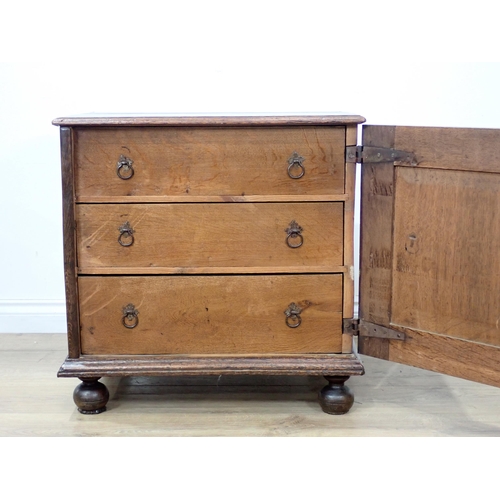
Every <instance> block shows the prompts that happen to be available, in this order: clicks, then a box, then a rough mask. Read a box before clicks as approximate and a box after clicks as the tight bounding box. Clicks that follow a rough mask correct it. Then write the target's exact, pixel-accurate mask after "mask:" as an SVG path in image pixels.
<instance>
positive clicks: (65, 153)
mask: <svg viewBox="0 0 500 500" xmlns="http://www.w3.org/2000/svg"><path fill="white" fill-rule="evenodd" d="M60 132H61V133H60V140H61V173H62V195H63V207H62V212H63V244H64V283H65V291H66V324H67V329H68V353H69V357H70V358H78V356H79V355H80V321H79V317H78V287H77V281H76V273H77V270H76V265H77V256H76V223H75V191H74V170H73V137H72V131H71V129H70V128H67V127H62V128H61V131H60Z"/></svg>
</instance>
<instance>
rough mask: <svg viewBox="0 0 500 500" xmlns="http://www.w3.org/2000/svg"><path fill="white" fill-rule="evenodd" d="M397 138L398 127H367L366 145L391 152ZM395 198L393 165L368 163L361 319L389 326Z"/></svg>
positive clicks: (364, 176) (365, 167) (363, 185)
mask: <svg viewBox="0 0 500 500" xmlns="http://www.w3.org/2000/svg"><path fill="white" fill-rule="evenodd" d="M394 134H395V128H394V127H365V128H363V144H364V145H365V146H378V147H388V148H391V147H394ZM393 195H394V166H393V164H392V163H379V164H369V163H365V164H364V165H363V166H362V170H361V235H360V289H359V293H360V304H359V307H360V319H364V320H366V321H368V322H370V323H376V324H380V325H386V326H389V323H390V304H391V294H392V289H391V286H392V220H393ZM366 354H369V353H368V352H367V353H366Z"/></svg>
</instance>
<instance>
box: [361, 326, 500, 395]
mask: <svg viewBox="0 0 500 500" xmlns="http://www.w3.org/2000/svg"><path fill="white" fill-rule="evenodd" d="M391 328H393V329H395V330H398V331H401V332H404V333H405V334H406V339H407V340H406V341H404V342H403V341H399V340H386V341H385V342H386V345H387V346H388V348H387V350H386V353H385V354H386V356H385V359H387V360H389V361H395V362H397V363H404V364H408V365H411V366H416V367H419V368H425V369H426V370H432V371H436V372H439V373H446V374H447V375H452V376H454V377H461V378H464V379H467V380H473V381H475V382H481V383H483V384H489V385H494V386H497V387H500V370H499V369H498V367H499V366H500V348H499V347H497V346H491V345H486V344H482V343H479V342H471V341H466V340H462V339H458V338H454V337H452V336H448V335H438V334H435V333H429V332H422V331H417V330H413V329H411V328H405V327H400V326H398V325H392V327H391ZM370 340H376V339H370ZM377 340H379V339H377Z"/></svg>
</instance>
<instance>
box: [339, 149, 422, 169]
mask: <svg viewBox="0 0 500 500" xmlns="http://www.w3.org/2000/svg"><path fill="white" fill-rule="evenodd" d="M345 161H346V162H347V163H394V164H395V165H398V166H408V167H414V166H416V165H418V162H417V157H416V156H415V154H414V153H409V152H408V151H400V150H399V149H392V148H376V147H374V146H347V147H346V153H345Z"/></svg>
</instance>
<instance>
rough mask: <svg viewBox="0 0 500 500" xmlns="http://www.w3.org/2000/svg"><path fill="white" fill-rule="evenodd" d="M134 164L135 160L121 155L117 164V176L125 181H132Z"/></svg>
mask: <svg viewBox="0 0 500 500" xmlns="http://www.w3.org/2000/svg"><path fill="white" fill-rule="evenodd" d="M133 164H134V162H133V160H131V159H130V158H127V157H126V156H123V155H120V159H119V160H118V163H117V164H116V175H118V177H119V178H120V179H123V180H124V181H126V180H128V179H130V178H131V177H132V176H133V175H134V169H133V168H132V165H133Z"/></svg>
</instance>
